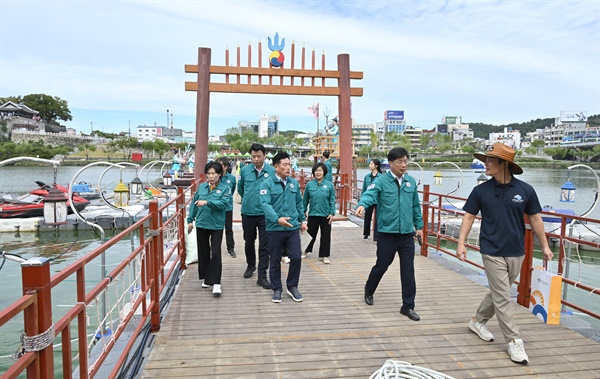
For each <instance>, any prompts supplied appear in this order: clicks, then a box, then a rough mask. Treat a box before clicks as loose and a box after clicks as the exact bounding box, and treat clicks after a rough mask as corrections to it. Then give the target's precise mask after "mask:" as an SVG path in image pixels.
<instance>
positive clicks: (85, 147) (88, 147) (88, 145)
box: [78, 142, 96, 162]
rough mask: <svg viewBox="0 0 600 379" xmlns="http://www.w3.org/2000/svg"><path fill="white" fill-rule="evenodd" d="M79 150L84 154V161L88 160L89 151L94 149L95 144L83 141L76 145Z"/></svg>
mask: <svg viewBox="0 0 600 379" xmlns="http://www.w3.org/2000/svg"><path fill="white" fill-rule="evenodd" d="M78 149H79V151H81V152H83V154H85V161H86V162H87V161H89V160H90V153H91V152H93V151H96V145H92V144H91V143H87V142H86V143H84V144H81V145H79V147H78Z"/></svg>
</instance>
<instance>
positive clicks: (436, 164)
mask: <svg viewBox="0 0 600 379" xmlns="http://www.w3.org/2000/svg"><path fill="white" fill-rule="evenodd" d="M442 164H449V165H452V166H454V167H456V169H457V170H458V171H459V172H460V182H458V186H457V187H456V189H454V191H451V192H449V193H448V194H447V195H452V194H453V193H455V192H456V191H458V189H459V188H460V187H461V186H462V184H463V180H464V176H463V172H462V170H461V168H460V167H458V165H457V164H456V163H453V162H437V163H434V164H433V165H434V166H439V165H442ZM438 173H439V176H440V183H439V184H442V180H441V176H442V174H441V173H440V172H439V171H438V172H436V173H435V175H434V176H433V177H434V183H435V179H436V175H437V174H438Z"/></svg>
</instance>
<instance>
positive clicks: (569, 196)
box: [560, 164, 600, 311]
mask: <svg viewBox="0 0 600 379" xmlns="http://www.w3.org/2000/svg"><path fill="white" fill-rule="evenodd" d="M577 167H582V168H585V169H588V170H590V171H591V172H592V174H594V176H595V177H596V195H595V196H594V201H593V203H592V206H591V207H590V209H588V210H587V211H586V212H585V213H583V214H582V215H581V217H586V216H587V215H589V214H590V213H592V211H593V210H594V209H595V208H596V205H598V194H599V193H600V178H599V177H598V174H596V171H594V170H593V169H592V168H591V167H590V166H587V165H584V164H576V165H573V166H569V167H567V170H569V171H571V170H572V169H574V168H577ZM569 177H570V175H569ZM568 184H570V186H569V185H568ZM560 190H561V196H560V199H561V200H560V201H563V198H566V200H564V201H567V202H575V191H576V188H575V186H574V185H573V184H572V183H571V181H570V180H569V179H567V182H566V183H565V184H563V186H562V187H561V189H560ZM575 222H576V220H575V219H573V221H571V222H570V223H569V238H572V237H573V224H574V223H575ZM572 245H573V243H572V242H571V241H569V247H568V248H567V256H566V263H565V272H564V275H563V277H565V278H568V277H569V269H570V266H571V248H572ZM568 287H569V286H563V299H564V300H567V292H568ZM565 308H566V307H565V306H564V305H563V306H562V310H563V311H564V310H565Z"/></svg>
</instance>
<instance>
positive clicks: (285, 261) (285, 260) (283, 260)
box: [281, 257, 290, 263]
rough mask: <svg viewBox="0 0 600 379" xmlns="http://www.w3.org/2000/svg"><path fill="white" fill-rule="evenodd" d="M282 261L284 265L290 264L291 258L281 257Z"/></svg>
mask: <svg viewBox="0 0 600 379" xmlns="http://www.w3.org/2000/svg"><path fill="white" fill-rule="evenodd" d="M281 261H282V262H283V263H290V258H289V257H281Z"/></svg>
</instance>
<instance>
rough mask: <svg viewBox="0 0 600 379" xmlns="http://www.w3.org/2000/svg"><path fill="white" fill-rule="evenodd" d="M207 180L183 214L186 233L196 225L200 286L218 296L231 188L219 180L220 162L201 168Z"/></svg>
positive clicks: (221, 171) (221, 170)
mask: <svg viewBox="0 0 600 379" xmlns="http://www.w3.org/2000/svg"><path fill="white" fill-rule="evenodd" d="M204 173H205V174H206V178H207V181H206V182H204V183H202V184H200V186H199V187H198V190H197V191H196V193H195V194H194V198H193V199H192V201H191V203H190V209H189V214H188V217H187V222H188V233H191V232H192V230H193V228H194V224H195V225H196V241H197V245H198V277H199V279H200V280H202V288H209V287H210V286H211V285H212V286H213V295H214V296H215V297H216V296H220V295H221V272H222V269H223V266H222V262H221V241H222V240H223V228H224V227H225V212H226V210H227V206H228V205H229V203H230V198H231V191H230V188H229V186H227V184H225V183H223V182H222V181H221V175H222V174H223V166H222V165H221V163H219V162H216V161H213V162H208V163H207V164H206V166H205V167H204Z"/></svg>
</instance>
